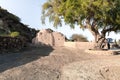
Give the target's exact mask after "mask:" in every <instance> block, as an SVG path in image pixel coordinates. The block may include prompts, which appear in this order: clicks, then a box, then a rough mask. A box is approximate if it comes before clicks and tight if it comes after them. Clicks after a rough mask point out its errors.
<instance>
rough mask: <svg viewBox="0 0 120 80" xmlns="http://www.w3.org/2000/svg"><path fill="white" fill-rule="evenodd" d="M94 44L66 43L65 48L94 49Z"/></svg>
mask: <svg viewBox="0 0 120 80" xmlns="http://www.w3.org/2000/svg"><path fill="white" fill-rule="evenodd" d="M94 45H95V43H94V42H64V46H66V47H71V48H78V49H93V48H94Z"/></svg>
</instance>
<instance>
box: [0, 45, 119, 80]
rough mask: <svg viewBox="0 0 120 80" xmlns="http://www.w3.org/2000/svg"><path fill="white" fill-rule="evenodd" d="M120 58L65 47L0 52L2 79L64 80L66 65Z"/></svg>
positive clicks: (0, 79)
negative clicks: (20, 51) (8, 52)
mask: <svg viewBox="0 0 120 80" xmlns="http://www.w3.org/2000/svg"><path fill="white" fill-rule="evenodd" d="M119 58H120V56H119V55H117V56H99V55H91V54H88V53H85V52H84V50H78V49H71V48H65V47H55V48H46V47H41V48H33V49H32V48H31V49H28V50H27V51H25V52H22V53H14V54H5V55H3V54H0V80H60V79H61V80H62V78H61V75H62V77H63V74H62V73H61V72H62V70H64V69H63V68H64V66H65V68H66V66H69V65H70V64H72V63H75V62H77V63H78V62H79V63H80V62H82V61H91V60H92V61H93V62H94V61H96V60H97V61H98V60H102V59H110V60H111V61H112V60H113V59H119ZM98 62H99V61H98ZM89 63H90V62H89ZM118 63H119V62H118ZM74 66H75V64H74ZM76 66H77V64H76ZM68 72H69V71H68ZM65 79H66V78H64V80H65ZM66 80H72V79H66ZM83 80H84V79H83Z"/></svg>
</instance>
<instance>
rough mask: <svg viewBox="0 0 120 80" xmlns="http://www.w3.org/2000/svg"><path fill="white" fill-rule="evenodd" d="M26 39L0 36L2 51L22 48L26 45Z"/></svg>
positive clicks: (0, 51) (0, 48)
mask: <svg viewBox="0 0 120 80" xmlns="http://www.w3.org/2000/svg"><path fill="white" fill-rule="evenodd" d="M25 43H26V42H25V39H24V38H22V37H14V38H13V37H2V36H0V53H2V52H6V51H9V50H11V51H12V50H20V49H21V48H23V47H24V46H25Z"/></svg>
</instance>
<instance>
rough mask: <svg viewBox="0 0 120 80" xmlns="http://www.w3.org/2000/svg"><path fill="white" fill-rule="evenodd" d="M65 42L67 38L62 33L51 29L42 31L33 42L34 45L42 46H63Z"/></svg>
mask: <svg viewBox="0 0 120 80" xmlns="http://www.w3.org/2000/svg"><path fill="white" fill-rule="evenodd" d="M64 42H65V36H64V35H63V34H62V33H59V32H54V31H52V30H50V29H43V30H40V31H39V32H38V33H37V36H36V37H35V38H33V40H32V43H33V44H35V45H40V46H43V45H47V46H63V45H64Z"/></svg>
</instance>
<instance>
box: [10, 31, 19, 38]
mask: <svg viewBox="0 0 120 80" xmlns="http://www.w3.org/2000/svg"><path fill="white" fill-rule="evenodd" d="M19 35H20V33H19V32H11V33H10V36H11V37H18V36H19Z"/></svg>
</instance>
